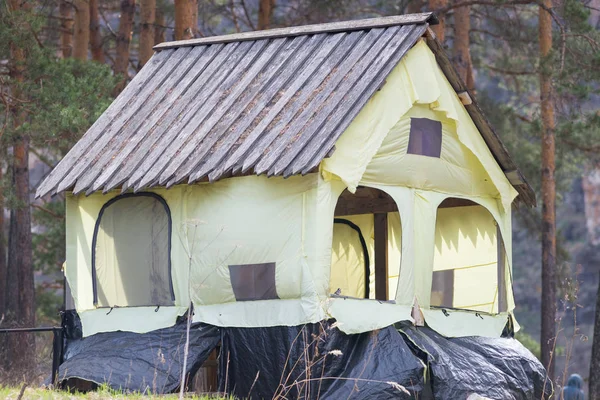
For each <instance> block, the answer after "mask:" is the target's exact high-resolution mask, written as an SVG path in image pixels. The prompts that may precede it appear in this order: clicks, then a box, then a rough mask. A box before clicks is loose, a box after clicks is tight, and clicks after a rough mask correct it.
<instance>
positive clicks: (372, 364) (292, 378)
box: [219, 322, 424, 399]
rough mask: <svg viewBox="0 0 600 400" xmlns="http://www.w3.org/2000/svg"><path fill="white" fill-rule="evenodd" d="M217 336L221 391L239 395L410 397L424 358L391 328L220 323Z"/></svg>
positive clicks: (417, 390)
mask: <svg viewBox="0 0 600 400" xmlns="http://www.w3.org/2000/svg"><path fill="white" fill-rule="evenodd" d="M221 340H222V347H221V354H220V357H219V369H220V370H219V386H220V391H225V390H226V391H227V392H228V393H230V394H233V395H235V396H238V397H240V398H252V399H263V398H265V399H271V398H273V396H274V395H275V394H278V395H280V396H281V397H280V398H294V399H295V398H308V399H313V398H314V399H316V398H319V399H412V398H415V396H414V393H421V391H422V389H423V385H424V382H423V379H424V365H423V363H422V362H421V361H420V360H419V359H418V358H417V357H415V356H414V355H413V354H412V352H411V351H410V349H409V348H408V346H407V345H406V343H405V342H404V340H403V339H402V337H401V336H400V334H399V333H398V332H397V331H396V330H395V329H394V328H393V327H387V328H384V329H381V330H378V331H375V332H368V333H362V334H357V335H346V334H344V333H343V332H340V331H339V330H338V329H337V328H336V327H335V325H333V326H332V323H331V322H322V323H318V324H308V325H306V326H297V327H270V328H224V329H223V330H222V339H221ZM340 377H341V378H342V379H330V378H340ZM397 385H402V386H403V387H405V388H406V389H407V390H408V391H409V393H410V394H406V393H405V392H403V391H402V390H401V389H400V388H399V387H398V386H397ZM419 398H423V397H422V396H420V397H419Z"/></svg>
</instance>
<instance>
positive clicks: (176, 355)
mask: <svg viewBox="0 0 600 400" xmlns="http://www.w3.org/2000/svg"><path fill="white" fill-rule="evenodd" d="M75 326H76V325H75ZM73 327H74V326H73V325H72V326H71V328H73ZM185 330H186V324H185V323H184V322H181V323H179V324H176V325H175V326H174V327H171V328H165V329H160V330H157V331H152V332H149V333H145V334H138V333H126V332H109V333H100V334H97V335H93V336H91V337H89V338H85V339H81V338H80V337H79V338H78V337H69V338H68V339H67V348H66V353H65V362H64V363H63V364H62V365H61V367H60V372H59V377H60V378H59V382H60V383H61V385H63V386H68V387H78V388H82V387H83V388H86V387H87V388H90V386H89V385H88V386H86V385H85V384H82V382H88V383H93V384H95V385H102V384H108V385H109V386H110V387H112V388H114V389H116V390H124V391H129V392H141V393H169V392H172V391H174V390H176V389H178V388H179V387H180V383H181V376H182V367H183V354H184V343H185ZM71 331H73V329H71ZM74 331H77V329H74ZM217 344H220V348H219V363H218V369H219V371H218V384H217V386H216V387H210V386H209V387H201V388H193V387H191V386H188V390H192V389H196V390H203V389H204V390H206V389H207V388H210V389H212V390H213V391H216V389H217V388H218V390H219V391H220V392H226V393H230V394H233V395H235V396H237V397H239V398H248V399H262V398H307V399H313V398H315V399H316V398H321V399H339V398H353V399H372V398H377V399H434V398H435V399H463V398H464V399H466V398H468V396H469V395H472V394H478V395H480V396H484V397H486V398H490V399H503V400H504V399H515V400H535V399H541V398H545V397H544V396H549V395H550V394H551V393H552V385H551V383H550V381H549V380H548V379H547V377H546V374H545V370H544V368H543V367H542V366H541V364H540V363H539V361H538V360H537V359H536V358H535V357H534V356H533V355H532V354H531V353H530V352H529V351H528V350H527V349H525V348H524V347H523V346H522V345H521V344H520V343H519V342H518V341H517V340H515V339H513V338H482V337H465V338H454V339H447V338H444V337H442V336H440V335H439V334H437V333H436V332H435V331H433V330H431V329H429V328H418V327H414V326H412V325H411V324H406V323H403V324H399V325H398V326H397V327H392V326H390V327H387V328H383V329H380V330H377V331H373V332H366V333H361V334H353V335H346V334H344V333H343V332H341V331H339V329H338V328H337V327H336V323H334V322H333V321H324V322H321V323H317V324H307V325H303V326H296V327H271V328H217V327H214V326H209V325H205V324H193V325H192V326H191V329H190V351H189V355H188V361H187V369H186V372H187V377H188V379H187V381H186V384H187V385H192V382H196V381H197V380H194V379H193V378H194V375H195V374H197V373H198V371H199V368H200V367H201V365H202V363H203V362H204V361H205V360H206V359H207V358H208V355H209V353H210V352H211V351H213V349H214V348H215V347H217ZM257 355H260V356H259V357H257ZM340 378H341V379H340Z"/></svg>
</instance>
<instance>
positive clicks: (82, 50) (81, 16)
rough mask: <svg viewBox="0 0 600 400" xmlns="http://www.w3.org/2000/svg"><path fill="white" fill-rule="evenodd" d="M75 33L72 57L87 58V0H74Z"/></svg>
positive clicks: (88, 29) (88, 13) (88, 22)
mask: <svg viewBox="0 0 600 400" xmlns="http://www.w3.org/2000/svg"><path fill="white" fill-rule="evenodd" d="M73 5H74V6H75V35H74V37H73V54H72V55H73V57H74V58H77V59H78V60H87V58H88V47H89V45H90V3H89V0H74V1H73Z"/></svg>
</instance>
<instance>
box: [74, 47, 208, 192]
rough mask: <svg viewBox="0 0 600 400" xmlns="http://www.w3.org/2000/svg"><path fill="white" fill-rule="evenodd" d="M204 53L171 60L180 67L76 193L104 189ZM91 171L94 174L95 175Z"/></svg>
mask: <svg viewBox="0 0 600 400" xmlns="http://www.w3.org/2000/svg"><path fill="white" fill-rule="evenodd" d="M203 50H204V48H202V47H193V48H191V51H190V52H189V53H188V54H186V55H185V56H184V57H183V58H182V59H179V58H178V57H171V58H172V59H173V63H174V64H176V65H177V67H176V68H173V69H172V72H171V73H170V74H168V76H167V78H166V80H165V81H164V82H163V83H162V84H161V85H160V86H158V87H157V89H156V91H155V92H154V93H152V94H151V95H150V97H149V98H148V100H147V102H146V103H145V104H144V106H143V108H141V109H140V110H139V112H137V113H135V114H134V115H133V117H132V118H131V119H130V121H129V122H128V123H127V124H126V125H125V126H124V127H123V128H122V130H121V132H120V133H119V134H118V136H117V137H116V138H114V139H113V140H112V141H111V142H110V144H112V147H110V148H109V147H107V149H106V151H104V152H103V154H102V155H101V156H100V159H98V161H96V163H95V168H93V169H90V171H89V172H88V173H86V174H84V175H82V176H81V177H80V178H79V179H78V180H77V184H76V185H75V189H74V191H73V192H74V193H78V192H79V190H78V187H79V188H81V189H85V190H90V188H91V190H92V191H96V190H98V189H100V188H101V187H102V186H104V184H105V183H106V181H107V180H108V179H109V178H110V176H111V175H112V173H114V171H115V170H116V169H117V168H118V167H119V166H121V162H122V161H123V160H124V159H126V158H127V157H128V156H129V154H130V153H131V151H132V150H133V149H134V148H135V147H136V145H137V144H138V143H139V142H140V141H141V140H143V139H144V138H145V134H146V133H147V131H148V129H144V126H145V124H148V123H149V122H150V121H152V122H154V123H156V122H157V121H158V119H159V118H160V116H161V115H162V112H161V111H164V109H163V108H164V105H165V104H169V103H170V101H169V100H168V99H170V98H172V97H173V95H174V93H179V92H180V91H181V90H182V89H183V88H184V87H185V86H184V85H181V84H180V81H181V79H182V78H183V77H185V76H186V74H187V73H188V71H189V70H190V68H191V67H192V66H193V65H194V64H195V62H196V60H197V59H198V58H199V57H200V55H201V54H202V53H203ZM169 61H171V60H169ZM165 65H166V64H165ZM146 126H147V125H146ZM110 144H109V145H110ZM92 171H94V172H93V173H92Z"/></svg>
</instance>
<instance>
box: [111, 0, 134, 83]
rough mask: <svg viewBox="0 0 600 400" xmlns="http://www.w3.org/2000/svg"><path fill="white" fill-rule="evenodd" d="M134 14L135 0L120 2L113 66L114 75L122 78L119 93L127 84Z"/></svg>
mask: <svg viewBox="0 0 600 400" xmlns="http://www.w3.org/2000/svg"><path fill="white" fill-rule="evenodd" d="M134 14H135V0H121V18H120V19H119V33H118V35H117V51H116V53H117V54H116V57H115V64H114V66H113V68H114V72H115V74H116V75H121V76H122V81H121V83H120V84H119V85H118V86H117V90H118V91H121V90H123V88H124V87H125V84H126V83H127V78H128V74H127V69H128V68H129V45H130V43H131V32H132V30H133V16H134Z"/></svg>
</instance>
